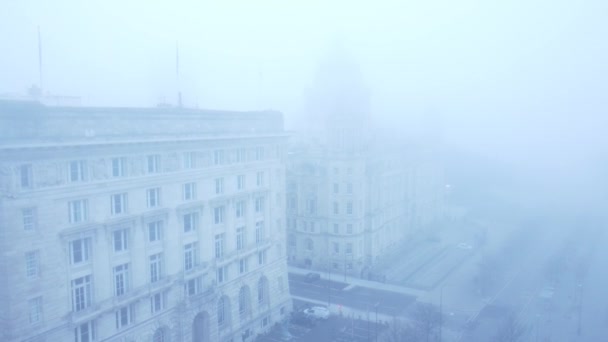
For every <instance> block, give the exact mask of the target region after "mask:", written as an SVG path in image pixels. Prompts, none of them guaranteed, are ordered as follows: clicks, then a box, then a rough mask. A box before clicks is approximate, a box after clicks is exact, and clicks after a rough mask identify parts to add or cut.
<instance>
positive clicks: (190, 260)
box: [184, 242, 198, 271]
mask: <svg viewBox="0 0 608 342" xmlns="http://www.w3.org/2000/svg"><path fill="white" fill-rule="evenodd" d="M197 264H198V244H197V243H196V242H193V243H189V244H187V245H185V246H184V270H185V271H190V270H192V269H193V268H194V266H196V265H197Z"/></svg>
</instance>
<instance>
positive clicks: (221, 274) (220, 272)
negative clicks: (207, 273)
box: [217, 266, 228, 284]
mask: <svg viewBox="0 0 608 342" xmlns="http://www.w3.org/2000/svg"><path fill="white" fill-rule="evenodd" d="M226 280H228V266H223V267H218V269H217V283H218V284H221V283H223V282H225V281H226Z"/></svg>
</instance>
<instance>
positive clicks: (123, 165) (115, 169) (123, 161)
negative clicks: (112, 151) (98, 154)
mask: <svg viewBox="0 0 608 342" xmlns="http://www.w3.org/2000/svg"><path fill="white" fill-rule="evenodd" d="M126 175H127V158H124V157H122V158H112V177H115V178H116V177H124V176H126Z"/></svg>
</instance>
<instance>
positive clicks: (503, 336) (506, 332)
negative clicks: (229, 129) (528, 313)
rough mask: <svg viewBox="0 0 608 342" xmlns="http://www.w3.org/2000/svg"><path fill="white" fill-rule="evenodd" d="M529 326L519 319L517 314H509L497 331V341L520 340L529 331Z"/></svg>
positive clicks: (509, 341) (510, 341)
mask: <svg viewBox="0 0 608 342" xmlns="http://www.w3.org/2000/svg"><path fill="white" fill-rule="evenodd" d="M528 330H529V329H528V327H527V326H525V325H523V324H521V323H520V322H518V321H517V316H516V315H515V314H509V315H508V316H507V317H506V319H505V321H504V322H503V324H502V326H501V327H500V329H499V330H498V332H497V333H496V336H495V338H494V340H495V341H496V342H520V341H523V340H524V338H525V336H526V334H527V333H528Z"/></svg>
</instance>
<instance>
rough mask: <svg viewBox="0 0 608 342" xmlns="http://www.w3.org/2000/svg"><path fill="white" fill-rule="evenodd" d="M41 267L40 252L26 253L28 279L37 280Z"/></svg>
mask: <svg viewBox="0 0 608 342" xmlns="http://www.w3.org/2000/svg"><path fill="white" fill-rule="evenodd" d="M39 267H40V253H39V252H38V251H31V252H27V253H25V275H26V276H27V277H28V278H35V277H37V276H38V272H39Z"/></svg>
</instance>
